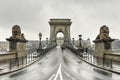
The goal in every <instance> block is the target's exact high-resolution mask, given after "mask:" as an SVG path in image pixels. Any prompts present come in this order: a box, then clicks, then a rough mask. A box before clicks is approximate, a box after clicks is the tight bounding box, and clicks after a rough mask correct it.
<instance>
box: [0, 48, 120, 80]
mask: <svg viewBox="0 0 120 80" xmlns="http://www.w3.org/2000/svg"><path fill="white" fill-rule="evenodd" d="M0 80H120V75H117V74H114V73H111V72H107V71H104V70H100V69H97V68H95V67H93V66H90V65H88V64H86V63H84V62H82V61H80V60H79V59H78V58H77V57H76V56H75V55H74V54H73V53H72V52H71V51H69V50H68V49H65V50H64V51H63V53H62V51H61V49H60V47H56V48H54V49H53V50H51V51H50V52H48V54H47V55H45V56H44V57H43V58H42V59H41V60H40V61H38V62H36V63H34V64H33V65H31V66H29V67H27V68H25V69H23V70H20V71H17V72H14V73H10V74H7V75H3V76H0Z"/></svg>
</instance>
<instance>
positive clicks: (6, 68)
mask: <svg viewBox="0 0 120 80" xmlns="http://www.w3.org/2000/svg"><path fill="white" fill-rule="evenodd" d="M16 55H17V53H16V52H15V53H11V54H10V53H9V54H7V53H6V54H0V74H4V73H9V72H13V71H16V70H19V69H22V68H24V67H26V66H28V65H30V64H32V63H34V62H35V61H37V60H38V59H39V57H38V53H37V52H36V49H35V48H32V49H29V50H28V51H27V55H25V56H21V57H16Z"/></svg>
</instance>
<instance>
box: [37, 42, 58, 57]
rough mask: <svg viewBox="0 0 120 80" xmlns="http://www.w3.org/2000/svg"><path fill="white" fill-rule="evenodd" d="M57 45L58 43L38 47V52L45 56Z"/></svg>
mask: <svg viewBox="0 0 120 80" xmlns="http://www.w3.org/2000/svg"><path fill="white" fill-rule="evenodd" d="M55 47H56V44H55V45H51V46H45V47H43V48H41V49H40V48H38V49H37V53H38V54H39V56H43V55H45V54H46V53H47V52H48V51H50V50H52V49H53V48H55Z"/></svg>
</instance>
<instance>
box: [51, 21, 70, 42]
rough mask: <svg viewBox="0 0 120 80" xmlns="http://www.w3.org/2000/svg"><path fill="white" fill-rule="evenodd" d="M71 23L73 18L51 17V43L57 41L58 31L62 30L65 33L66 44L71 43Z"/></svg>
mask: <svg viewBox="0 0 120 80" xmlns="http://www.w3.org/2000/svg"><path fill="white" fill-rule="evenodd" d="M71 23H72V22H71V19H50V21H49V24H50V43H53V42H56V36H57V33H58V32H62V33H63V34H64V44H68V43H70V42H71V38H70V25H71Z"/></svg>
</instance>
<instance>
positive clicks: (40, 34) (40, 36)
mask: <svg viewBox="0 0 120 80" xmlns="http://www.w3.org/2000/svg"><path fill="white" fill-rule="evenodd" d="M39 39H40V42H39V48H40V49H41V48H42V45H41V39H42V33H39Z"/></svg>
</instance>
